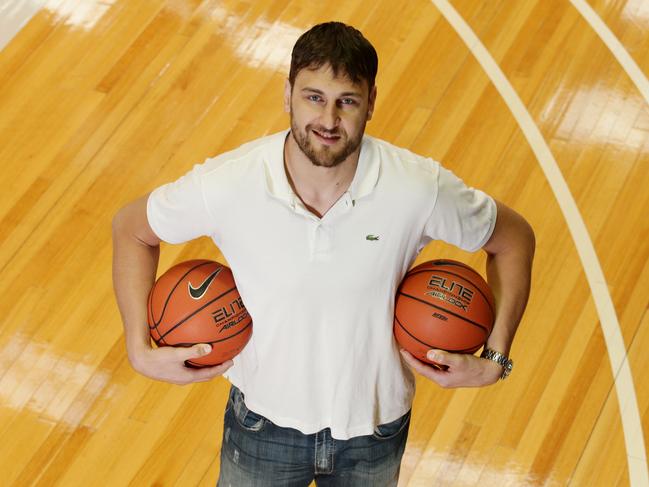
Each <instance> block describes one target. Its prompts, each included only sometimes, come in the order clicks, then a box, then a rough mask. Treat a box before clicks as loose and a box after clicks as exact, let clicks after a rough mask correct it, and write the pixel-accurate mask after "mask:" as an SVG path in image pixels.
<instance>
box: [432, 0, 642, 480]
mask: <svg viewBox="0 0 649 487" xmlns="http://www.w3.org/2000/svg"><path fill="white" fill-rule="evenodd" d="M431 1H432V2H433V4H435V6H436V7H437V8H438V10H439V11H440V12H441V13H442V15H443V16H444V17H445V18H446V20H447V22H448V23H449V24H450V25H451V26H452V27H453V28H454V29H455V31H456V32H457V34H458V35H459V36H460V38H461V39H462V41H463V42H464V43H465V44H466V46H467V47H468V48H469V50H470V51H471V53H472V54H473V56H474V57H475V58H476V60H477V61H478V63H479V64H480V66H482V68H483V69H484V71H485V73H486V74H487V76H489V79H490V80H491V82H492V83H493V85H494V87H495V88H496V89H497V90H498V92H499V93H500V95H501V97H502V98H503V100H504V101H505V103H506V104H507V106H508V107H509V109H510V111H511V112H512V115H513V116H514V118H515V119H516V121H517V122H518V124H519V126H520V128H521V130H522V131H523V134H524V135H525V137H526V139H527V141H528V143H529V144H530V147H531V149H532V151H533V152H534V154H535V155H536V158H537V160H538V161H539V164H540V166H541V169H542V170H543V172H544V173H545V176H546V178H547V180H548V182H549V183H550V186H551V188H552V191H553V192H554V195H555V197H556V199H557V202H558V203H559V207H560V208H561V212H562V213H563V215H564V218H565V219H566V222H567V224H568V229H569V231H570V234H571V235H572V239H573V241H574V243H575V246H576V248H577V253H578V254H579V258H580V259H581V262H582V266H583V268H584V272H585V274H586V279H587V280H588V284H589V286H590V289H591V293H592V295H593V300H594V302H595V307H596V308H597V313H598V315H599V319H600V325H601V327H602V332H603V334H604V339H605V342H606V347H607V349H608V356H609V360H610V364H611V369H612V372H613V377H614V379H615V389H616V391H617V398H618V403H619V409H620V417H621V421H622V428H623V430H624V441H625V444H626V453H627V463H628V467H629V480H630V482H631V485H632V486H643V487H644V486H649V471H648V469H647V456H646V453H645V445H644V438H643V435H642V422H641V420H640V413H639V411H638V401H637V399H636V393H635V387H634V383H633V377H632V375H631V368H630V366H629V361H628V357H627V353H626V348H625V346H624V340H623V338H622V332H621V330H620V325H619V322H618V319H617V314H616V312H615V308H614V306H613V301H612V299H611V295H610V293H609V291H608V286H607V284H606V279H605V278H604V273H603V272H602V267H601V265H600V263H599V259H598V257H597V254H596V252H595V247H594V246H593V242H592V240H591V238H590V235H589V234H588V230H587V228H586V225H585V223H584V221H583V219H582V217H581V214H580V213H579V209H578V208H577V204H576V202H575V200H574V198H573V196H572V193H571V192H570V189H569V188H568V184H567V183H566V181H565V179H564V177H563V174H561V171H560V169H559V166H558V164H557V162H556V160H555V159H554V156H553V155H552V152H551V151H550V148H549V147H548V145H547V143H546V142H545V139H544V138H543V135H542V134H541V131H540V130H539V128H538V127H537V125H536V123H535V122H534V120H533V119H532V116H531V115H530V113H529V112H528V111H527V108H526V107H525V105H524V104H523V102H522V101H521V99H520V98H519V96H518V94H517V93H516V91H515V90H514V88H513V87H512V85H511V83H510V82H509V80H508V79H507V78H506V77H505V75H504V73H503V72H502V70H501V69H500V67H499V66H498V64H497V63H496V61H495V60H494V59H493V57H492V56H491V54H490V53H489V51H487V49H486V48H485V46H484V45H483V44H482V42H481V41H480V39H478V37H477V36H476V34H475V33H474V32H473V30H471V28H470V27H469V26H468V24H467V23H466V22H465V21H464V19H463V18H462V17H461V16H460V15H459V14H458V13H457V11H456V10H455V9H454V8H453V7H452V6H451V5H450V4H449V3H448V1H447V0H431Z"/></svg>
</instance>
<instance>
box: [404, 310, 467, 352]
mask: <svg viewBox="0 0 649 487" xmlns="http://www.w3.org/2000/svg"><path fill="white" fill-rule="evenodd" d="M394 319H395V320H396V322H397V324H398V325H399V327H400V328H401V329H402V330H403V331H404V332H406V333H407V334H408V335H409V336H410V337H411V338H412V339H413V340H416V341H418V342H419V343H421V344H422V345H426V346H427V347H430V348H435V349H437V350H444V351H445V352H453V353H469V352H470V351H471V350H472V348H462V349H458V350H456V349H448V348H443V349H440V348H438V347H435V346H434V345H431V344H430V343H426V342H424V341H421V340H420V339H419V338H417V337H416V336H414V335H413V334H412V333H410V332H409V331H408V329H407V328H406V327H405V326H403V324H402V323H401V320H400V319H399V318H397V317H396V316H395V317H394Z"/></svg>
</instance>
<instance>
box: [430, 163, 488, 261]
mask: <svg viewBox="0 0 649 487" xmlns="http://www.w3.org/2000/svg"><path fill="white" fill-rule="evenodd" d="M496 212H497V210H496V202H495V201H494V200H493V198H491V197H490V196H489V195H487V194H486V193H484V192H482V191H480V190H477V189H474V188H470V187H468V186H467V185H466V184H464V182H463V181H462V180H461V179H460V178H458V177H457V176H456V175H455V174H453V173H452V172H451V171H449V170H448V169H445V168H444V167H441V166H440V167H439V172H438V176H437V197H436V200H435V205H434V207H433V210H432V212H431V215H430V217H429V219H428V221H427V222H426V225H425V229H424V236H425V237H427V238H429V239H433V240H443V241H445V242H447V243H450V244H452V245H455V246H457V247H459V248H461V249H463V250H466V251H467V252H475V251H476V250H479V249H480V248H482V247H483V246H484V245H485V244H486V243H487V241H488V240H489V238H490V237H491V234H492V233H493V230H494V227H495V225H496Z"/></svg>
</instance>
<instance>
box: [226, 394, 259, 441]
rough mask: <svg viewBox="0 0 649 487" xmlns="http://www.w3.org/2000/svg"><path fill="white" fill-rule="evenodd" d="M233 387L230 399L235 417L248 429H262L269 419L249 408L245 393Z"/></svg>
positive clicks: (240, 424)
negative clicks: (245, 400)
mask: <svg viewBox="0 0 649 487" xmlns="http://www.w3.org/2000/svg"><path fill="white" fill-rule="evenodd" d="M232 387H233V392H232V394H230V401H231V403H232V413H233V415H234V419H235V420H236V421H237V423H238V424H239V426H241V427H242V428H243V429H245V430H247V431H254V432H256V431H261V429H262V428H263V427H264V426H265V424H266V421H268V420H267V419H266V418H264V417H263V416H262V415H260V414H257V413H255V412H254V411H251V410H250V409H248V408H247V407H246V403H245V402H244V395H243V393H242V392H241V391H240V390H239V389H237V388H236V387H234V386H232Z"/></svg>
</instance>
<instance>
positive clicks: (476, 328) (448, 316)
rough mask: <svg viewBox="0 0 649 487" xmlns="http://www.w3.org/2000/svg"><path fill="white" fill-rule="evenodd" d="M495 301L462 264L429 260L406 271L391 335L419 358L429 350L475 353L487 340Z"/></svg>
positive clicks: (466, 266)
mask: <svg viewBox="0 0 649 487" xmlns="http://www.w3.org/2000/svg"><path fill="white" fill-rule="evenodd" d="M494 310H495V300H494V297H493V294H492V292H491V289H490V288H489V285H488V284H487V282H486V281H485V280H484V279H483V278H482V276H481V275H480V274H479V273H478V272H476V271H475V270H474V269H472V268H471V267H469V266H468V265H466V264H463V263H462V262H457V261H453V260H431V261H428V262H424V263H423V264H420V265H418V266H416V267H414V268H413V269H411V270H410V271H408V273H407V274H406V276H405V277H404V279H403V281H402V282H401V286H399V290H398V292H397V297H396V302H395V311H394V336H395V338H396V340H397V342H398V343H399V345H401V346H402V347H403V348H405V349H406V350H407V351H408V352H410V353H411V354H412V355H413V356H414V357H415V358H417V359H419V360H421V361H422V362H427V363H433V362H431V361H430V360H428V359H427V358H426V353H427V352H428V351H429V350H430V349H431V348H436V349H439V350H446V351H448V352H457V353H474V352H476V351H477V350H478V349H480V347H482V346H483V345H484V343H485V342H486V341H487V337H489V334H490V333H491V329H492V328H493V324H494V317H495V311H494Z"/></svg>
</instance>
